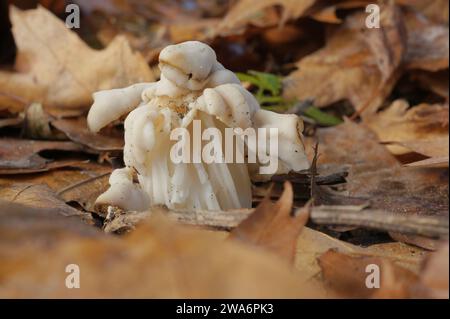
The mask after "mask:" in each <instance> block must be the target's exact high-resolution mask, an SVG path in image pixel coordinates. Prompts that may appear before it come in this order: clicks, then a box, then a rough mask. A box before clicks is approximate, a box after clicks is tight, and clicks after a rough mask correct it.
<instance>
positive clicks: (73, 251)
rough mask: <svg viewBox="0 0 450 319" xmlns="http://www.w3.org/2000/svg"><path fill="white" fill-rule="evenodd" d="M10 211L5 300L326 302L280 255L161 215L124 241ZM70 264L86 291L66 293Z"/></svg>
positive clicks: (4, 235)
mask: <svg viewBox="0 0 450 319" xmlns="http://www.w3.org/2000/svg"><path fill="white" fill-rule="evenodd" d="M10 211H11V210H10V209H5V210H4V209H0V245H1V249H0V280H1V281H2V285H1V286H0V296H2V297H35V298H36V297H59V298H62V297H86V298H92V297H102V298H105V297H115V298H117V297H141V298H142V297H145V298H151V297H153V298H156V297H166V298H168V297H178V298H183V297H184V298H230V297H233V298H245V297H247V298H250V297H251V298H264V297H265V298H268V297H270V298H277V297H278V298H280V297H285V298H289V297H290V298H295V297H306V296H308V297H313V296H316V297H319V296H320V295H318V293H317V290H315V289H314V288H313V287H312V286H311V285H309V284H305V283H304V282H303V279H302V278H303V277H302V276H301V275H300V274H296V273H293V270H292V269H291V268H290V267H289V266H288V265H287V264H286V263H284V262H283V261H281V260H279V259H278V258H276V257H275V256H273V255H271V254H268V253H266V252H264V251H261V250H255V249H252V248H250V247H247V246H246V245H243V244H241V243H239V242H236V241H229V240H223V239H221V238H219V237H218V236H217V235H215V234H212V233H211V232H209V231H204V230H194V229H192V228H189V227H182V226H179V225H174V224H173V223H171V222H168V221H167V220H165V218H163V217H162V216H160V215H158V214H155V215H154V216H153V217H151V218H150V220H149V221H148V222H146V223H144V224H142V225H141V226H140V227H138V228H137V229H136V231H134V232H133V233H131V234H130V235H127V236H126V237H122V238H118V237H115V236H107V235H101V234H95V235H92V234H88V235H84V234H80V232H79V231H76V232H73V231H72V232H71V231H67V230H66V229H74V228H75V227H73V225H69V224H68V223H69V222H68V221H67V222H65V221H61V219H60V218H57V216H49V217H47V218H46V217H45V216H42V218H40V219H39V224H40V225H42V224H44V225H45V228H44V227H42V226H41V227H38V226H35V225H34V224H33V223H32V222H30V219H32V220H33V221H35V220H36V218H35V217H33V216H34V215H33V214H26V212H25V214H23V213H22V214H20V213H19V212H15V214H11V213H9V212H10ZM66 223H67V225H66ZM11 224H17V225H24V224H27V226H28V227H11ZM77 227H80V226H77ZM36 228H37V229H36ZM48 243H51V245H49V244H48ZM31 261H32V262H31ZM68 264H77V265H79V267H80V271H81V273H82V277H81V278H82V279H81V280H82V281H81V287H80V288H79V289H67V288H66V287H65V278H66V276H67V273H66V272H65V268H66V266H67V265H68Z"/></svg>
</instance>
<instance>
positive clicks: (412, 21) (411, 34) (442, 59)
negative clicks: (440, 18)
mask: <svg viewBox="0 0 450 319" xmlns="http://www.w3.org/2000/svg"><path fill="white" fill-rule="evenodd" d="M447 6H448V2H447ZM405 24H406V28H407V30H408V37H407V43H408V44H407V47H408V50H407V53H406V57H405V60H406V62H405V64H406V67H407V68H410V69H422V70H427V71H438V70H442V69H447V68H448V65H449V62H448V60H449V28H448V24H447V25H441V24H437V23H433V22H431V21H429V20H427V19H425V18H424V17H423V16H422V15H420V14H419V13H415V12H407V13H406V15H405Z"/></svg>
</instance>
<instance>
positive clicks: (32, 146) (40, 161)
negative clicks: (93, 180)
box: [0, 138, 83, 174]
mask: <svg viewBox="0 0 450 319" xmlns="http://www.w3.org/2000/svg"><path fill="white" fill-rule="evenodd" d="M44 150H58V151H71V152H79V151H82V150H83V147H82V146H80V145H78V144H75V143H72V142H59V141H58V142H55V141H37V140H36V141H35V140H22V139H12V138H3V139H0V173H1V174H20V173H34V172H40V171H46V170H49V169H52V168H56V167H64V166H70V165H74V164H75V163H79V162H80V161H79V160H78V161H73V160H67V161H59V162H54V163H51V160H49V159H45V158H43V157H41V156H40V155H39V154H38V153H39V152H42V151H44Z"/></svg>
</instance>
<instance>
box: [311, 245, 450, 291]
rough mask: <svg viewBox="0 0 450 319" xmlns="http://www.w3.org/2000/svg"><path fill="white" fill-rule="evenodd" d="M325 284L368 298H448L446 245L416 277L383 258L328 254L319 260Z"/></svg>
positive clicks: (426, 260) (423, 265)
mask: <svg viewBox="0 0 450 319" xmlns="http://www.w3.org/2000/svg"><path fill="white" fill-rule="evenodd" d="M319 264H320V267H321V269H322V275H323V277H324V280H325V281H326V282H328V284H329V285H330V286H331V287H332V288H333V289H335V290H337V291H338V292H339V294H341V295H344V296H347V297H358V298H361V297H366V298H368V297H370V298H448V269H449V268H448V242H447V243H445V244H444V245H442V246H441V249H440V250H439V251H438V252H436V253H431V254H429V256H428V257H427V258H426V259H425V260H424V261H423V262H422V269H421V270H420V271H419V273H418V274H416V273H414V272H412V271H410V270H408V269H406V268H403V267H401V266H399V265H397V264H395V263H393V262H392V261H390V260H388V259H386V258H382V257H372V256H366V257H361V256H359V257H357V256H351V255H349V254H345V253H341V252H337V251H335V250H329V251H327V252H326V253H324V254H323V255H322V256H320V258H319Z"/></svg>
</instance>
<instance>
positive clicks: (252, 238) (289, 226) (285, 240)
mask: <svg viewBox="0 0 450 319" xmlns="http://www.w3.org/2000/svg"><path fill="white" fill-rule="evenodd" d="M293 197H294V194H293V191H292V185H291V183H289V182H285V184H284V191H283V194H282V195H281V197H280V199H279V200H278V201H277V202H276V203H275V204H274V203H272V202H271V201H270V191H269V193H268V195H267V196H266V197H265V198H264V200H263V201H262V202H261V203H260V204H259V205H258V207H257V208H256V209H255V211H254V212H253V214H251V215H250V216H249V217H248V218H247V219H245V220H244V221H243V222H242V223H241V224H239V226H238V227H236V228H234V229H233V230H232V232H231V234H230V238H231V239H234V240H239V241H242V242H244V243H247V244H251V245H254V246H257V247H261V248H264V249H267V250H269V251H272V252H273V253H275V254H278V255H279V256H281V257H283V258H285V259H286V260H289V261H293V259H294V256H295V245H296V239H297V237H298V235H299V233H300V232H301V231H302V229H303V226H304V225H305V224H306V222H307V220H308V215H309V213H308V206H306V207H305V208H304V209H302V210H299V211H298V212H297V214H296V216H292V215H291V211H292V203H293Z"/></svg>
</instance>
